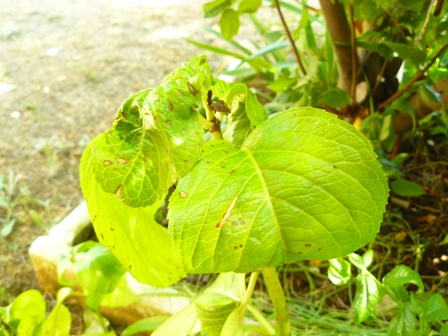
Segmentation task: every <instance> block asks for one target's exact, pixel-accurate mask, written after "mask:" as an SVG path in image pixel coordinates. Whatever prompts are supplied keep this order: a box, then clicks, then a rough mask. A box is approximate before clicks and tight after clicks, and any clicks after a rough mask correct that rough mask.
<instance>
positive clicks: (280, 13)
mask: <svg viewBox="0 0 448 336" xmlns="http://www.w3.org/2000/svg"><path fill="white" fill-rule="evenodd" d="M274 5H275V8H276V9H277V12H278V16H279V17H280V21H281V22H282V25H283V29H284V30H285V33H286V37H287V38H288V41H289V43H290V44H291V48H292V51H293V53H294V56H295V58H296V61H297V64H298V65H299V67H300V70H301V71H302V73H303V75H304V76H306V70H305V68H304V66H303V64H302V60H301V59H300V55H299V51H298V50H297V46H296V44H295V43H294V39H293V38H292V35H291V32H290V31H289V28H288V25H287V24H286V21H285V18H284V17H283V13H282V10H281V8H280V4H279V3H278V0H274Z"/></svg>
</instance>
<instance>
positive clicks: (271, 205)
mask: <svg viewBox="0 0 448 336" xmlns="http://www.w3.org/2000/svg"><path fill="white" fill-rule="evenodd" d="M241 151H243V152H245V153H246V155H247V157H248V158H249V160H250V161H251V162H252V164H253V166H254V168H255V171H256V173H257V175H258V176H259V178H260V181H261V184H262V185H263V189H264V193H265V195H266V200H267V203H268V204H269V207H270V209H271V212H272V214H273V218H274V222H275V226H276V228H277V231H278V237H279V240H280V241H281V242H282V245H283V251H284V253H285V256H286V251H287V248H286V244H285V240H284V239H283V236H282V231H281V228H280V224H279V222H278V219H277V214H276V213H275V209H274V205H273V204H272V201H271V197H270V195H269V190H268V186H267V185H266V181H265V180H264V177H263V173H262V171H261V169H260V167H259V166H258V163H257V161H255V158H254V156H253V155H252V153H251V152H250V151H249V150H248V149H246V148H241Z"/></svg>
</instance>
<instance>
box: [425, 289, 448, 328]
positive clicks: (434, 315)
mask: <svg viewBox="0 0 448 336" xmlns="http://www.w3.org/2000/svg"><path fill="white" fill-rule="evenodd" d="M422 309H423V314H424V316H425V319H426V321H427V322H429V323H431V322H435V321H443V320H448V308H447V306H446V302H445V300H444V299H443V297H442V295H440V294H439V293H435V294H433V295H431V296H430V297H429V299H428V300H426V301H425V302H424V303H423V304H422Z"/></svg>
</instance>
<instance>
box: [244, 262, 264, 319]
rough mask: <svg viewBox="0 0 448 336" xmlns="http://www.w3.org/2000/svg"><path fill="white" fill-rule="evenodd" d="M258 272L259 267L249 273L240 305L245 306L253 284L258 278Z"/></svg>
mask: <svg viewBox="0 0 448 336" xmlns="http://www.w3.org/2000/svg"><path fill="white" fill-rule="evenodd" d="M259 273H260V270H259V269H257V270H255V271H252V273H251V275H250V279H249V283H248V285H247V289H246V293H244V297H243V300H241V306H242V307H247V304H248V303H249V300H250V298H251V296H252V293H253V292H254V288H255V284H256V283H257V278H258V274H259ZM243 314H244V311H243Z"/></svg>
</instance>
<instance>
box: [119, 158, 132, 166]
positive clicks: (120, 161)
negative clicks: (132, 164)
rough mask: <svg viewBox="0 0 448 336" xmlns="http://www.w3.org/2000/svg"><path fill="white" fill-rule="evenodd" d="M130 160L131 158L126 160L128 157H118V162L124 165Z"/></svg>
mask: <svg viewBox="0 0 448 336" xmlns="http://www.w3.org/2000/svg"><path fill="white" fill-rule="evenodd" d="M128 162H129V160H126V159H121V158H118V159H117V163H118V164H119V165H124V164H126V163H128Z"/></svg>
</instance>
